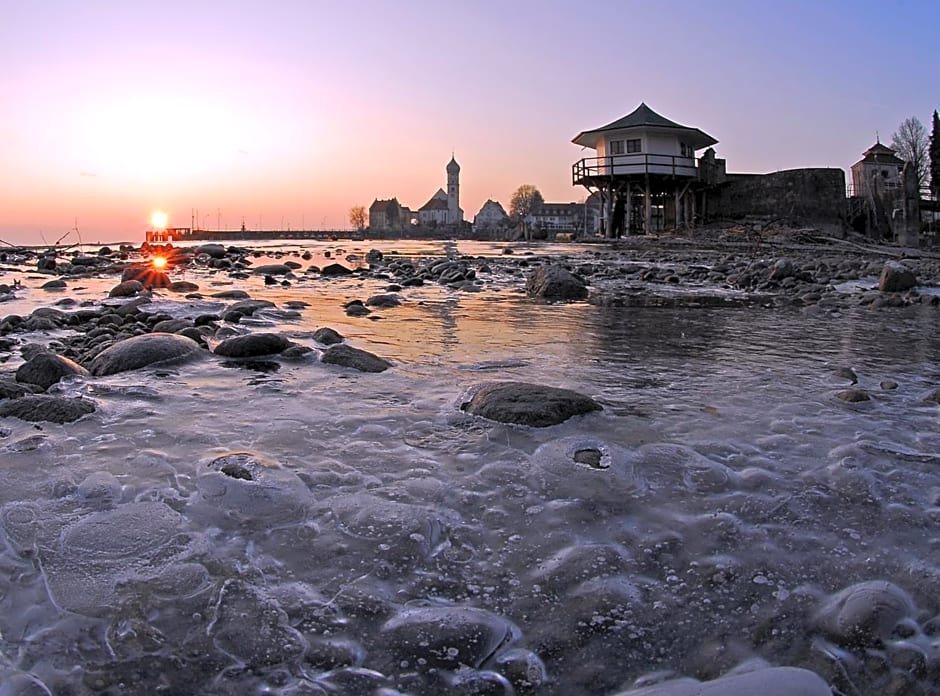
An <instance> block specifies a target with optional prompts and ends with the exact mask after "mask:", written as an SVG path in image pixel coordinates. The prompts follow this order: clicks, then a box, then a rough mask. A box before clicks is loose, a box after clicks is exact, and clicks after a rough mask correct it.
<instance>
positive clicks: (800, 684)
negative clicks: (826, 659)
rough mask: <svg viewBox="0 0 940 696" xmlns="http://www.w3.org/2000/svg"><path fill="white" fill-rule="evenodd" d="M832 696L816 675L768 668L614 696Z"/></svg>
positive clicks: (678, 681)
mask: <svg viewBox="0 0 940 696" xmlns="http://www.w3.org/2000/svg"><path fill="white" fill-rule="evenodd" d="M756 695H759V696H832V691H831V690H830V689H829V685H828V684H826V682H825V681H824V680H823V679H822V677H820V676H819V675H818V674H816V673H815V672H811V671H809V670H808V669H800V668H799V667H765V668H763V669H756V670H754V671H753V672H744V673H742V674H731V675H728V676H724V677H719V678H718V679H713V680H712V681H707V682H700V681H698V680H695V679H674V680H670V681H667V682H663V683H662V684H656V685H654V686H647V687H644V688H640V689H631V690H629V691H620V692H618V693H617V694H615V696H756Z"/></svg>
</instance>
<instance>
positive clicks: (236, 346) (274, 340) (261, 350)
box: [212, 333, 292, 358]
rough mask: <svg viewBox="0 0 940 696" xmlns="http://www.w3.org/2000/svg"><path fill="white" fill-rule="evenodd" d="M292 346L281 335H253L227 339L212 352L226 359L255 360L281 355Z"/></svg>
mask: <svg viewBox="0 0 940 696" xmlns="http://www.w3.org/2000/svg"><path fill="white" fill-rule="evenodd" d="M291 345H292V344H291V342H290V341H289V340H287V339H286V338H284V337H283V336H281V335H280V334H275V333H252V334H246V335H244V336H233V337H232V338H227V339H225V340H224V341H222V342H221V343H220V344H219V345H217V346H216V347H215V350H213V351H212V352H213V353H215V354H216V355H221V356H223V357H226V358H254V357H258V356H261V355H274V354H276V353H280V352H282V351H284V350H285V349H287V348H289V347H290V346H291Z"/></svg>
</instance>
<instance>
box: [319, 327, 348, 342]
mask: <svg viewBox="0 0 940 696" xmlns="http://www.w3.org/2000/svg"><path fill="white" fill-rule="evenodd" d="M313 340H314V341H316V342H317V343H319V344H320V345H323V346H332V345H336V344H337V343H342V342H343V341H344V340H345V339H344V338H343V336H342V334H340V333H339V332H337V331H334V330H333V329H331V328H329V327H323V328H322V329H317V330H316V331H315V332H314V334H313Z"/></svg>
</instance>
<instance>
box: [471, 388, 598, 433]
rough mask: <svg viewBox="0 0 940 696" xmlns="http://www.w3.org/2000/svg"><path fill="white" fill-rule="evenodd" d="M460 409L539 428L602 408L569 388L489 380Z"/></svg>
mask: <svg viewBox="0 0 940 696" xmlns="http://www.w3.org/2000/svg"><path fill="white" fill-rule="evenodd" d="M460 408H461V409H462V410H464V411H466V412H467V413H471V414H473V415H475V416H481V417H482V418H487V419H489V420H494V421H498V422H500V423H514V424H516V425H531V426H535V427H537V428H543V427H546V426H549V425H557V424H558V423H562V422H564V421H566V420H568V419H569V418H571V417H572V416H580V415H584V414H586V413H591V412H592V411H600V410H602V408H603V407H602V406H601V405H600V404H599V403H597V402H596V401H594V399H592V398H590V397H588V396H584V395H583V394H578V393H577V392H574V391H571V390H570V389H559V388H557V387H546V386H543V385H541V384H528V383H526V382H493V383H490V384H484V385H483V386H481V387H479V388H478V389H477V390H476V391H475V392H474V393H473V395H472V397H471V398H470V400H469V401H467V402H465V403H464V404H462V405H461V407H460Z"/></svg>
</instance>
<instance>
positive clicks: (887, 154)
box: [856, 142, 904, 164]
mask: <svg viewBox="0 0 940 696" xmlns="http://www.w3.org/2000/svg"><path fill="white" fill-rule="evenodd" d="M861 162H876V163H878V164H904V160H902V159H901V158H900V157H898V156H897V154H896V152H895V151H894V150H893V149H892V148H890V147H888V146H887V145H884V144H882V143H880V142H877V143H875V144H874V145H872V146H871V147H870V148H868V149H867V150H865V152H864V154H863V155H862V159H861V160H860V162H857V163H856V164H860V163H861Z"/></svg>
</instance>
